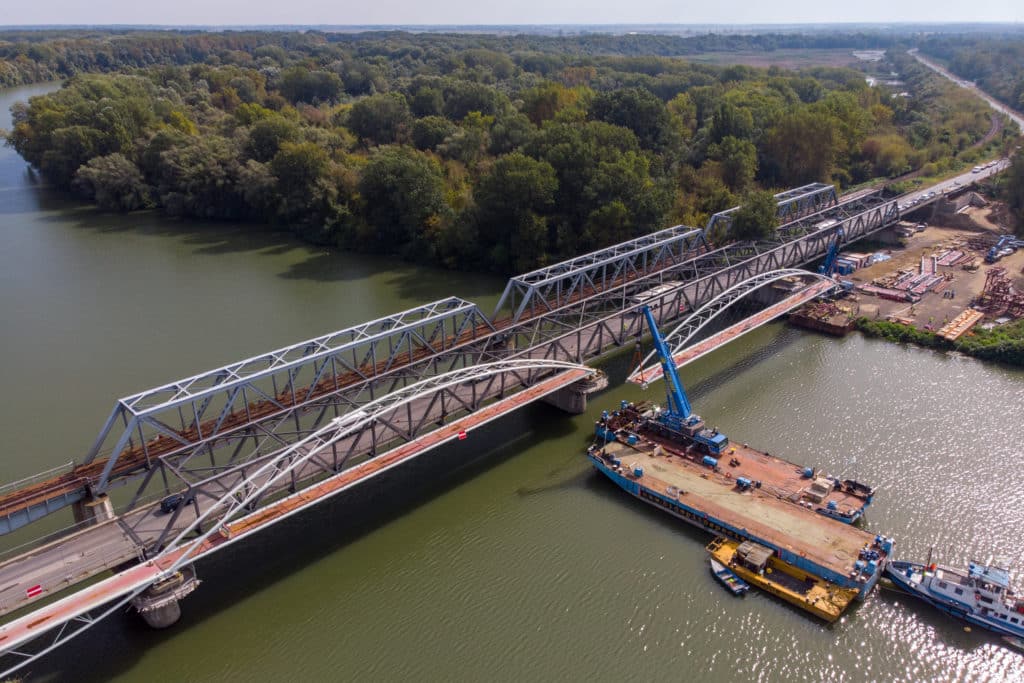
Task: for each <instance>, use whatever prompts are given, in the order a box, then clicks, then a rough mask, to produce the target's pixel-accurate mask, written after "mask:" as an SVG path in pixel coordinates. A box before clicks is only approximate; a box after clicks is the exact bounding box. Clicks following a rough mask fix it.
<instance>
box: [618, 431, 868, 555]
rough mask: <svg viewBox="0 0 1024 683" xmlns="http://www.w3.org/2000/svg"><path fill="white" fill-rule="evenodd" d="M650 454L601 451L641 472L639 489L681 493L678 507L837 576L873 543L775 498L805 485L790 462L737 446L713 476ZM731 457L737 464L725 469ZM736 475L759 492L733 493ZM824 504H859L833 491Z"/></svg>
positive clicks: (629, 449)
mask: <svg viewBox="0 0 1024 683" xmlns="http://www.w3.org/2000/svg"><path fill="white" fill-rule="evenodd" d="M652 450H653V445H650V444H645V443H643V442H642V443H641V444H638V446H628V445H626V444H624V443H621V442H614V443H610V444H608V445H607V447H606V451H607V453H608V454H609V455H613V456H614V457H617V458H620V459H621V461H622V465H623V467H627V466H628V468H629V471H630V472H631V471H632V468H633V466H634V465H638V466H640V467H642V468H643V477H642V478H641V479H640V483H641V484H642V485H643V486H646V487H647V488H650V489H653V490H655V491H659V492H660V493H663V494H665V493H666V492H667V490H668V487H674V488H676V489H679V490H682V491H684V492H685V493H683V494H680V495H679V496H678V500H679V502H681V503H683V504H685V505H688V506H690V507H692V508H694V509H697V510H701V511H703V512H706V513H707V514H709V515H711V516H713V517H716V518H718V519H719V520H722V521H723V522H726V523H728V524H730V525H732V526H734V527H736V528H738V529H745V530H746V531H748V532H749V533H751V534H752V535H753V536H755V537H758V538H762V539H765V540H767V541H769V542H771V543H774V544H775V545H777V546H779V547H782V548H787V549H789V550H791V551H793V552H795V553H797V554H800V555H802V556H804V557H806V558H808V559H810V560H811V561H813V562H815V563H817V564H819V565H821V566H824V567H828V568H829V569H832V570H833V571H835V572H837V573H839V574H844V575H845V574H849V572H850V571H851V570H852V569H853V564H854V562H855V561H856V560H857V559H858V555H859V552H860V549H861V548H863V547H865V545H870V544H871V543H872V542H873V541H874V534H872V533H869V532H867V531H863V530H861V529H858V528H857V527H855V526H853V525H850V524H843V523H842V522H839V521H836V520H833V519H829V518H828V517H825V516H824V515H821V514H818V513H817V512H815V511H814V510H810V509H807V508H804V507H802V506H800V505H797V504H796V503H792V502H789V501H788V500H784V499H783V498H780V497H779V493H785V492H793V493H795V492H796V491H797V490H799V489H800V488H803V487H804V486H807V485H808V484H809V483H810V480H808V479H803V480H801V479H800V474H799V472H800V471H801V468H799V467H798V466H796V465H794V464H793V463H788V462H786V461H784V460H780V459H778V458H775V457H772V456H769V455H766V454H763V453H760V452H758V451H755V450H753V449H750V448H744V447H742V446H737V447H736V452H735V454H733V455H725V456H723V457H722V458H721V459H720V460H719V467H720V468H721V472H720V473H715V472H713V471H712V470H710V469H709V468H707V467H704V466H702V465H700V464H698V463H696V462H693V461H691V460H689V459H688V458H683V457H679V456H676V455H661V456H654V455H653V454H652ZM730 457H736V458H737V459H739V460H740V461H741V463H742V464H741V465H740V466H738V467H729V466H728V464H727V463H728V458H730ZM727 475H728V476H727ZM738 476H744V477H748V478H750V479H755V480H760V481H761V482H762V488H760V489H752V490H750V491H747V492H743V493H741V492H740V491H739V489H737V488H736V477H738ZM827 500H836V501H837V502H838V503H839V505H840V507H841V508H842V507H843V506H844V505H845V506H849V505H850V504H851V503H852V504H853V505H855V506H856V507H860V505H861V504H862V501H860V500H859V499H856V498H855V497H853V496H849V495H848V494H845V493H838V492H835V491H833V492H832V493H831V494H830V495H829V497H828V499H827Z"/></svg>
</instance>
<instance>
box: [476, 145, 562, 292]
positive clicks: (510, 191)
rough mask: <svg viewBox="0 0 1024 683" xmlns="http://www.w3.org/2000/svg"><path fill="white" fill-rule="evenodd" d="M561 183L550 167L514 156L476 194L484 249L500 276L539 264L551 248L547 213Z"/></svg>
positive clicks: (484, 180) (502, 161)
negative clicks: (501, 273) (548, 244)
mask: <svg viewBox="0 0 1024 683" xmlns="http://www.w3.org/2000/svg"><path fill="white" fill-rule="evenodd" d="M557 188H558V181H557V179H556V178H555V169H553V168H551V165H550V164H548V163H546V162H543V161H537V160H536V159H531V158H530V157H528V156H526V155H525V154H520V153H518V152H513V153H512V154H507V155H505V156H503V157H501V158H500V159H498V160H497V161H496V162H494V167H493V168H492V169H491V172H490V173H489V174H488V175H486V176H484V177H483V178H481V179H480V183H479V185H478V186H477V189H476V192H475V193H474V196H475V198H476V203H477V207H478V208H479V235H480V240H481V242H482V244H481V246H482V247H484V248H485V249H486V250H487V253H488V254H489V257H490V262H491V265H492V267H493V268H495V269H497V270H498V271H499V272H511V271H512V270H516V271H523V270H528V269H530V268H532V267H534V266H536V265H537V264H538V263H539V262H540V261H541V260H542V259H543V257H544V253H545V251H546V248H547V224H546V220H545V217H544V215H543V214H544V213H545V212H547V211H548V210H549V209H550V208H551V205H552V201H553V200H554V196H555V190H556V189H557Z"/></svg>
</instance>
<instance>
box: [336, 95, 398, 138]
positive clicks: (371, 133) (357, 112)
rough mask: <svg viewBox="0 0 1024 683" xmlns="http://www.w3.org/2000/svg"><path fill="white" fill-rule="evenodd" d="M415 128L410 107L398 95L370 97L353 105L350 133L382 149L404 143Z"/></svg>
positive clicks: (349, 116) (350, 114) (350, 116)
mask: <svg viewBox="0 0 1024 683" xmlns="http://www.w3.org/2000/svg"><path fill="white" fill-rule="evenodd" d="M411 124H412V114H411V113H410V111H409V104H408V103H407V102H406V101H405V98H404V97H402V96H401V95H399V94H398V93H383V94H380V95H370V96H369V97H365V98H363V99H361V100H359V101H358V102H356V103H355V104H353V105H352V109H351V110H350V111H349V113H348V129H349V130H351V131H352V132H353V133H355V134H356V136H357V137H359V138H360V139H363V140H369V141H371V142H373V143H374V144H378V145H386V144H390V143H392V142H400V141H404V140H405V139H406V138H407V137H408V135H409V129H410V126H411Z"/></svg>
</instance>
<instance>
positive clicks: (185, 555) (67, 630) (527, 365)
mask: <svg viewBox="0 0 1024 683" xmlns="http://www.w3.org/2000/svg"><path fill="white" fill-rule="evenodd" d="M570 370H575V371H584V372H585V373H586V374H588V375H589V374H592V373H593V372H594V371H593V370H592V369H590V368H586V367H582V366H578V365H574V364H568V362H557V361H547V360H521V359H520V360H504V361H499V362H493V364H483V365H479V366H476V367H473V368H464V369H460V370H456V371H452V372H450V373H445V374H443V375H438V376H435V377H431V378H428V379H425V380H422V381H420V382H416V383H414V384H411V385H409V386H406V387H402V388H401V389H399V390H397V391H395V392H393V393H390V394H387V395H385V396H381V397H379V398H376V399H374V400H372V401H370V402H368V403H367V404H366V407H365V408H366V410H364V411H356V412H353V413H348V414H346V415H342V416H340V417H337V418H334V419H332V420H330V421H329V422H328V423H327V424H326V425H324V426H323V427H321V428H318V429H316V430H314V431H312V432H311V433H309V434H307V435H306V436H304V437H303V438H301V439H299V440H297V441H296V442H294V443H292V444H291V445H289V446H288V447H286V449H284V450H282V451H281V452H279V453H276V454H273V455H272V456H271V457H267V458H265V459H263V461H262V462H260V463H259V464H258V465H257V466H255V467H253V468H252V469H251V471H249V472H248V473H246V475H245V476H243V477H237V478H236V480H234V481H233V482H232V483H231V484H230V485H228V486H227V487H225V489H224V490H223V493H222V494H221V495H220V497H219V498H218V499H217V500H216V501H214V502H213V503H212V504H210V505H208V506H205V507H204V509H203V510H202V511H201V512H200V513H199V514H198V515H196V517H195V518H193V519H191V520H190V521H189V522H187V523H185V524H182V525H179V526H177V527H175V529H174V530H175V533H176V536H174V538H173V539H172V540H170V541H169V542H168V543H167V544H166V546H163V547H162V550H161V551H160V552H159V553H157V554H156V555H155V557H154V558H153V560H154V561H155V563H156V565H157V566H159V567H160V570H159V573H155V574H154V575H153V577H152V581H147V582H146V583H139V584H137V585H129V586H128V587H127V589H126V592H125V593H124V594H121V595H116V594H115V595H111V596H110V597H111V599H116V600H117V601H116V602H115V603H114V604H113V605H110V604H106V605H102V606H97V607H96V608H95V609H92V610H85V609H83V610H81V611H79V612H78V613H75V611H72V610H69V611H66V612H63V616H62V618H63V621H62V622H60V621H56V620H53V621H48V622H47V626H46V627H45V628H43V629H42V630H40V632H39V633H38V634H35V635H34V636H32V639H31V640H26V641H22V642H17V643H11V644H7V645H5V646H3V648H2V654H3V655H4V656H10V657H12V658H13V659H14V664H13V666H11V667H10V668H8V669H7V670H6V671H4V672H3V674H2V675H3V676H8V675H10V674H11V673H13V672H16V671H17V670H19V669H22V668H24V667H25V666H26V665H28V664H30V663H31V661H34V660H35V659H37V658H39V657H40V656H42V655H44V654H46V653H47V652H50V651H52V650H53V649H55V648H57V647H59V646H60V645H62V644H63V643H67V642H68V641H69V640H71V639H72V638H74V637H76V636H78V635H80V634H81V633H83V632H85V631H86V630H87V629H88V628H90V627H91V626H93V625H95V624H97V623H99V622H100V621H101V620H102V618H104V617H105V616H108V615H110V614H112V613H114V612H116V611H119V610H121V609H124V608H125V607H127V605H128V604H129V603H130V602H131V600H132V599H134V598H135V597H137V596H138V595H140V594H141V593H143V592H144V591H145V590H146V589H147V588H148V587H150V586H152V585H153V584H155V583H158V582H160V581H161V580H164V579H167V578H169V577H172V575H173V574H174V573H175V572H176V571H178V570H179V569H181V568H182V567H183V566H185V565H187V564H190V563H193V562H195V561H196V560H197V559H198V558H199V557H202V556H207V555H209V554H211V553H212V552H215V551H216V550H217V549H219V548H220V547H222V546H213V547H211V546H208V545H207V543H208V541H209V540H210V538H211V537H212V536H214V535H215V533H220V532H221V528H222V527H223V525H224V524H227V523H229V522H231V521H233V520H236V519H238V518H240V517H243V516H245V515H248V514H251V513H252V512H253V511H254V510H255V509H257V508H258V507H259V505H260V503H261V501H263V500H264V499H265V498H266V497H267V496H269V495H272V494H273V493H275V492H278V490H281V489H282V488H286V487H288V486H289V483H290V482H292V481H294V480H295V479H296V478H297V476H301V475H302V474H303V473H306V472H308V471H309V469H310V467H309V466H310V465H311V466H312V467H313V469H315V468H316V467H318V466H319V465H321V464H322V463H323V462H325V461H326V460H328V459H330V452H333V451H335V450H336V445H337V444H338V443H339V442H341V441H344V440H345V439H348V438H351V437H352V436H355V435H358V434H360V433H362V432H364V431H365V430H366V428H367V426H368V425H370V424H372V423H374V422H376V421H378V420H380V419H381V418H380V416H382V415H392V414H395V413H396V412H397V413H400V412H401V409H402V408H403V407H404V405H409V404H413V403H416V402H417V401H422V400H424V399H430V398H432V397H433V396H435V395H437V394H438V393H441V392H451V393H453V394H460V393H465V392H466V388H467V387H473V386H475V385H476V384H479V383H481V382H489V381H492V380H494V379H495V378H496V377H504V376H512V377H513V378H514V380H513V383H521V384H525V385H529V384H532V383H534V382H535V381H537V379H538V378H540V377H545V376H550V375H552V374H554V373H559V372H565V371H570ZM471 391H472V389H470V392H471ZM424 452H426V449H425V450H424ZM331 474H337V471H336V470H335V471H332V472H331ZM368 478H369V477H368ZM328 498H329V496H325V497H322V498H319V499H316V501H315V503H321V502H323V501H324V500H327V499H328ZM315 503H314V504H315ZM165 558H166V560H167V561H164V562H161V560H163V559H165ZM32 644H36V647H31V646H32ZM14 647H17V648H18V649H12V648H14Z"/></svg>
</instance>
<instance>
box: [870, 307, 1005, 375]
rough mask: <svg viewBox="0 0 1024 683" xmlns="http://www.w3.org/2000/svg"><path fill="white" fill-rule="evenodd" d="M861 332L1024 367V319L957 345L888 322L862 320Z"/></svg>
mask: <svg viewBox="0 0 1024 683" xmlns="http://www.w3.org/2000/svg"><path fill="white" fill-rule="evenodd" d="M857 329H858V330H860V331H861V332H863V333H864V334H866V335H868V336H870V337H881V338H883V339H888V340H889V341H892V342H897V343H911V344H917V345H918V346H924V347H926V348H930V349H938V350H941V351H959V352H961V353H965V354H967V355H969V356H974V357H975V358H981V359H983V360H991V361H998V362H1001V363H1007V364H1010V365H1019V366H1024V319H1022V320H1018V321H1016V322H1013V323H1008V324H1006V325H1000V326H998V327H993V328H992V329H990V330H985V329H980V328H977V329H974V330H972V331H971V332H970V333H968V334H967V335H965V336H963V337H961V338H960V339H958V340H957V341H955V342H951V341H949V340H947V339H943V338H942V337H940V336H938V335H937V334H935V333H934V332H928V331H926V330H919V329H917V328H916V327H914V326H913V325H903V324H901V323H894V322H890V321H887V320H869V319H867V318H859V319H858V320H857Z"/></svg>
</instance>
